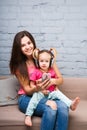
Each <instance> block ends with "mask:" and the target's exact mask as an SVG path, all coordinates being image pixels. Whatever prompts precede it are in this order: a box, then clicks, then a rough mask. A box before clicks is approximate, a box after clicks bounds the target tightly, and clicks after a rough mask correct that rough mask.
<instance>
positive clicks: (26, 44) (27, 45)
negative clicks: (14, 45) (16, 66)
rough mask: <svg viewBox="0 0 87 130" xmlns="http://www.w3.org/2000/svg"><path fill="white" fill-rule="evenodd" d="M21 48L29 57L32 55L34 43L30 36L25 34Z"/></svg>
mask: <svg viewBox="0 0 87 130" xmlns="http://www.w3.org/2000/svg"><path fill="white" fill-rule="evenodd" d="M21 50H22V53H23V54H24V55H26V56H27V57H29V56H31V55H32V53H33V50H34V45H33V43H32V42H31V40H30V39H29V37H27V36H24V37H23V38H22V39H21Z"/></svg>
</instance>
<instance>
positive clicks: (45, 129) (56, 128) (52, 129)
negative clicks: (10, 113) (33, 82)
mask: <svg viewBox="0 0 87 130" xmlns="http://www.w3.org/2000/svg"><path fill="white" fill-rule="evenodd" d="M30 99H31V97H29V96H27V95H22V96H20V97H19V99H18V105H19V109H20V110H21V111H22V112H23V113H25V112H26V108H27V106H28V103H29V101H30ZM46 101H47V98H46V97H45V98H43V99H41V101H40V102H39V104H38V106H37V108H36V110H35V112H34V115H35V116H41V117H42V121H41V127H40V130H67V128H68V118H69V116H68V115H69V109H68V107H67V106H66V104H65V103H63V102H62V101H60V100H55V101H56V104H57V107H58V108H57V110H53V109H52V108H51V107H49V106H47V105H46Z"/></svg>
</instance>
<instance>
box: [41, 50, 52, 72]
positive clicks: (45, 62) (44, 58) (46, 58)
mask: <svg viewBox="0 0 87 130" xmlns="http://www.w3.org/2000/svg"><path fill="white" fill-rule="evenodd" d="M50 60H51V56H50V55H49V54H48V53H47V52H43V53H41V54H39V66H40V69H41V70H43V71H45V72H46V71H48V69H49V65H50Z"/></svg>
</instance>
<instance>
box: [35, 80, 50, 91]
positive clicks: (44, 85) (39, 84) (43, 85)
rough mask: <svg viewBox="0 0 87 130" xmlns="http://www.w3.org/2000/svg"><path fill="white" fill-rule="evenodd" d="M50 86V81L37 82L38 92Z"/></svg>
mask: <svg viewBox="0 0 87 130" xmlns="http://www.w3.org/2000/svg"><path fill="white" fill-rule="evenodd" d="M49 84H50V79H48V78H47V79H46V80H44V81H42V79H39V80H36V86H37V91H42V90H44V89H46V88H47V87H48V86H49Z"/></svg>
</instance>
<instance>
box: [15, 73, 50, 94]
mask: <svg viewBox="0 0 87 130" xmlns="http://www.w3.org/2000/svg"><path fill="white" fill-rule="evenodd" d="M16 77H17V79H18V80H19V82H20V84H21V85H22V87H23V89H24V91H25V92H26V93H27V94H28V95H32V94H33V93H34V92H38V91H42V90H44V89H45V88H46V87H48V85H49V84H50V80H49V79H46V80H45V81H44V82H42V79H39V80H37V81H36V85H34V84H33V83H30V82H29V80H28V79H24V78H23V76H22V75H21V74H19V73H17V74H16Z"/></svg>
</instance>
